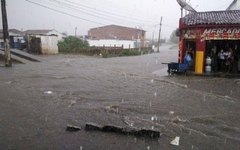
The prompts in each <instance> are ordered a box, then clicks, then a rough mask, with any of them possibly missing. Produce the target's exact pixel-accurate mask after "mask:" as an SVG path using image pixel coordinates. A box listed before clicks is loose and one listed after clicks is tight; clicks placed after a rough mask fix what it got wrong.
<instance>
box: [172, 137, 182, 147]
mask: <svg viewBox="0 0 240 150" xmlns="http://www.w3.org/2000/svg"><path fill="white" fill-rule="evenodd" d="M179 140H180V137H179V136H176V137H175V139H174V140H172V141H171V143H170V144H171V145H174V146H178V145H179Z"/></svg>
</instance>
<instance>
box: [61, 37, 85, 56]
mask: <svg viewBox="0 0 240 150" xmlns="http://www.w3.org/2000/svg"><path fill="white" fill-rule="evenodd" d="M87 47H89V43H88V42H87V41H83V40H81V39H79V38H77V37H74V36H68V37H66V38H64V40H63V41H59V42H58V49H59V51H60V52H77V51H80V50H81V49H82V48H87Z"/></svg>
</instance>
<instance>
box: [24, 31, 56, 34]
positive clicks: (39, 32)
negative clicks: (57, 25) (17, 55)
mask: <svg viewBox="0 0 240 150" xmlns="http://www.w3.org/2000/svg"><path fill="white" fill-rule="evenodd" d="M51 31H53V30H27V31H24V33H25V34H33V35H46V34H48V33H49V32H51Z"/></svg>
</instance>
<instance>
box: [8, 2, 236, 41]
mask: <svg viewBox="0 0 240 150" xmlns="http://www.w3.org/2000/svg"><path fill="white" fill-rule="evenodd" d="M6 1H7V12H8V23H9V28H16V29H20V30H28V29H56V30H58V31H59V32H67V33H68V34H74V31H75V28H76V27H77V34H78V35H86V34H87V31H88V30H89V29H90V28H93V27H99V26H103V25H109V24H116V25H122V26H127V27H138V28H142V29H143V30H146V31H147V37H148V38H151V37H152V35H153V32H154V37H155V38H156V37H157V32H158V30H159V25H158V24H159V21H160V17H161V16H163V26H162V37H165V38H169V35H170V34H171V32H172V31H173V30H174V29H176V28H177V27H178V21H179V17H180V6H179V5H178V3H177V2H176V0H6ZM187 1H189V0H187ZM232 1H233V0H190V4H191V5H192V7H193V8H195V9H196V10H197V11H212V10H225V9H226V8H227V7H228V6H229V5H230V4H231V2H232ZM34 3H35V4H34ZM51 9H54V10H51Z"/></svg>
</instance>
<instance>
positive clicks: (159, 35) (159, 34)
mask: <svg viewBox="0 0 240 150" xmlns="http://www.w3.org/2000/svg"><path fill="white" fill-rule="evenodd" d="M161 28H162V17H161V19H160V26H159V33H158V45H157V46H158V47H157V52H158V53H159V47H160V38H161Z"/></svg>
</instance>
